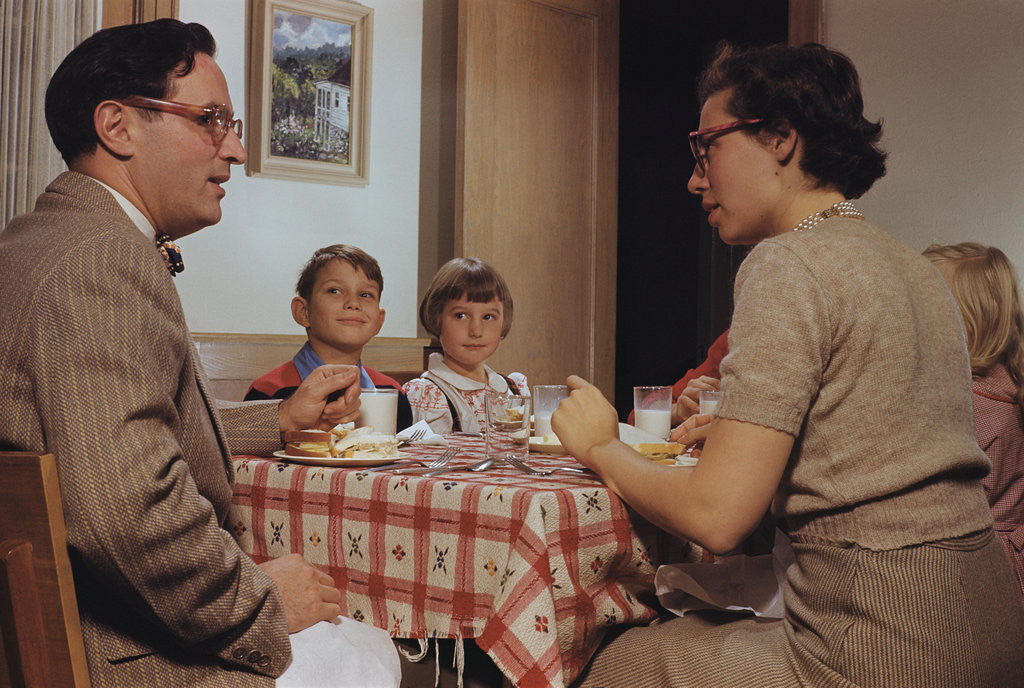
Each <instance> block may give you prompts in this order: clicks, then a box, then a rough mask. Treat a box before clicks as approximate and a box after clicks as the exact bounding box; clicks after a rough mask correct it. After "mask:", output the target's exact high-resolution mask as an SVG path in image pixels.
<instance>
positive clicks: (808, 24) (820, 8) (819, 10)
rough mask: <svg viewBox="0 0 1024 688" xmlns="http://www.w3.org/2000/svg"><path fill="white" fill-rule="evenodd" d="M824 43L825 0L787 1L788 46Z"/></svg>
mask: <svg viewBox="0 0 1024 688" xmlns="http://www.w3.org/2000/svg"><path fill="white" fill-rule="evenodd" d="M824 41H825V0H789V44H790V45H803V44H804V43H823V42H824Z"/></svg>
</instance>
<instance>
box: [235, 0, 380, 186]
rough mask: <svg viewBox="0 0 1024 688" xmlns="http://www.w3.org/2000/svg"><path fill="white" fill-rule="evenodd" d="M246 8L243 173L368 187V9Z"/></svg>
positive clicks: (271, 1) (276, 3) (329, 0)
mask: <svg viewBox="0 0 1024 688" xmlns="http://www.w3.org/2000/svg"><path fill="white" fill-rule="evenodd" d="M250 7H251V13H252V14H251V16H250V35H249V46H250V50H249V67H248V77H249V79H248V92H247V99H246V119H247V120H248V122H246V125H247V130H248V134H247V147H248V152H249V159H248V162H247V163H246V174H248V175H250V176H267V177H276V178H280V179H293V180H298V181H307V182H319V183H324V184H343V185H347V186H366V185H367V184H368V183H369V144H370V73H371V67H372V61H371V54H372V43H373V9H372V8H370V7H366V6H365V5H361V4H359V3H357V2H349V1H348V0H252V2H251V5H250ZM346 82H347V83H346Z"/></svg>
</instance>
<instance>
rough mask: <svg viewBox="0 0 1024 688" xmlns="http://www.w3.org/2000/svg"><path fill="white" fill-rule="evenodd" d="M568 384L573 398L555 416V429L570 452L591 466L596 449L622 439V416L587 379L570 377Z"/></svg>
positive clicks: (561, 405)
mask: <svg viewBox="0 0 1024 688" xmlns="http://www.w3.org/2000/svg"><path fill="white" fill-rule="evenodd" d="M566 384H568V386H569V398H568V399H564V400H562V403H560V404H559V405H558V408H557V409H556V410H555V412H554V413H553V414H552V415H551V428H552V429H553V430H554V431H555V434H556V435H558V439H559V441H560V442H561V443H562V446H563V447H565V450H566V451H567V452H569V453H570V454H572V455H573V456H575V457H576V458H577V459H579V460H580V461H581V462H583V463H584V464H585V465H590V464H589V462H588V460H587V458H588V456H589V454H590V452H591V450H592V449H593V448H594V447H597V446H600V445H602V444H605V443H607V442H610V441H612V440H616V439H618V438H619V415H618V414H617V413H616V412H615V409H614V408H612V405H611V404H609V403H608V400H607V399H605V398H604V395H603V394H601V390H599V389H598V388H597V387H594V386H593V385H591V384H590V383H589V382H587V381H586V380H584V379H583V378H581V377H578V376H576V375H570V376H569V378H568V380H566Z"/></svg>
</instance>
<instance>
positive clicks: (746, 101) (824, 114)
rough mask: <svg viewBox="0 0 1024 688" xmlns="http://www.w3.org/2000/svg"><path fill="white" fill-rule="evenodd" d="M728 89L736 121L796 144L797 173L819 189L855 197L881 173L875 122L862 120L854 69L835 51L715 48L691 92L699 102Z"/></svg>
mask: <svg viewBox="0 0 1024 688" xmlns="http://www.w3.org/2000/svg"><path fill="white" fill-rule="evenodd" d="M727 90H731V91H732V99H731V102H730V103H729V106H728V107H729V111H730V112H731V114H733V115H735V116H736V117H737V119H756V118H760V119H762V120H763V122H762V123H761V124H760V125H758V128H759V129H760V130H761V131H770V132H780V133H785V132H786V131H788V130H789V128H790V127H792V128H793V129H795V130H796V132H797V134H799V136H800V137H801V139H802V140H803V159H802V160H801V161H800V169H801V170H803V171H804V172H805V173H807V174H808V175H810V176H812V177H814V178H815V179H817V180H818V182H819V184H820V185H821V186H823V187H834V188H836V189H838V190H839V191H840V192H841V193H842V194H843V195H844V196H846V197H847V198H860V197H861V196H862V195H864V192H866V191H867V190H868V189H870V188H871V185H872V184H874V183H875V181H877V180H878V179H880V178H881V177H882V176H883V175H884V174H885V157H886V154H885V153H884V152H883V151H882V150H881V148H879V146H878V142H879V140H880V139H881V136H882V125H881V123H880V122H871V121H869V120H867V119H865V118H864V100H863V97H862V96H861V91H860V78H859V77H858V76H857V70H856V69H854V66H853V63H851V62H850V60H849V58H847V57H846V56H845V55H843V54H842V53H840V52H838V51H836V50H831V49H829V48H826V47H825V46H823V45H819V44H817V43H807V44H805V45H803V46H800V47H792V46H787V45H768V46H759V47H750V48H742V49H741V48H736V47H733V46H732V45H730V44H729V43H721V44H719V46H718V50H717V53H716V55H715V57H714V59H713V60H712V62H711V64H710V65H709V66H708V68H707V69H706V70H705V71H704V73H703V74H702V75H701V78H700V81H699V82H698V86H697V94H698V99H699V101H700V103H704V101H706V100H707V99H708V97H709V96H711V95H713V94H715V93H719V92H722V91H727Z"/></svg>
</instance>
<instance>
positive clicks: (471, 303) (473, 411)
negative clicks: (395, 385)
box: [403, 258, 530, 433]
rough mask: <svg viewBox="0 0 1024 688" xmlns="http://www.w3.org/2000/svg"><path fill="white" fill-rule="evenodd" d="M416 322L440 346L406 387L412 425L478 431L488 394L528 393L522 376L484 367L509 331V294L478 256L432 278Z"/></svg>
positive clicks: (456, 260)
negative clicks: (437, 340) (485, 398)
mask: <svg viewBox="0 0 1024 688" xmlns="http://www.w3.org/2000/svg"><path fill="white" fill-rule="evenodd" d="M420 322H421V323H423V327H424V328H425V329H426V330H427V332H429V333H430V334H431V335H433V336H434V337H436V338H437V339H439V340H440V342H441V349H442V351H443V353H441V354H437V353H434V354H431V355H430V361H429V363H428V365H427V371H426V372H425V373H423V375H421V376H420V377H418V378H415V379H413V380H410V381H409V382H407V383H405V387H404V388H403V391H404V392H405V394H406V395H407V396H408V398H409V404H410V405H411V407H412V416H413V422H418V421H419V420H421V419H422V420H426V421H427V423H428V424H429V425H430V427H431V429H432V430H433V431H434V432H437V433H447V432H459V431H462V432H479V431H480V430H481V428H483V424H484V395H485V394H486V393H487V392H488V391H494V392H499V393H502V394H504V393H509V394H523V395H529V393H530V388H529V385H528V384H527V381H526V376H525V375H523V374H522V373H512V374H510V375H509V376H508V377H505V376H504V375H501V374H499V373H496V372H494V371H493V370H491V368H490V367H489V366H487V364H486V363H485V362H486V361H487V359H488V358H489V357H490V356H491V355H492V354H493V353H494V352H495V350H496V349H497V348H498V344H499V343H500V342H501V340H502V339H504V338H505V335H507V334H508V332H509V330H510V329H511V328H512V294H511V293H510V292H509V289H508V286H507V285H506V284H505V280H504V279H502V277H501V275H500V274H498V271H497V270H495V269H494V268H493V267H491V266H490V265H488V264H487V263H486V262H484V261H482V260H480V259H479V258H453V259H452V260H450V261H448V262H447V263H445V264H444V265H443V266H441V269H440V270H438V271H437V274H436V275H434V279H433V281H432V282H431V283H430V287H429V288H428V289H427V293H426V294H424V296H423V300H422V301H421V302H420Z"/></svg>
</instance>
